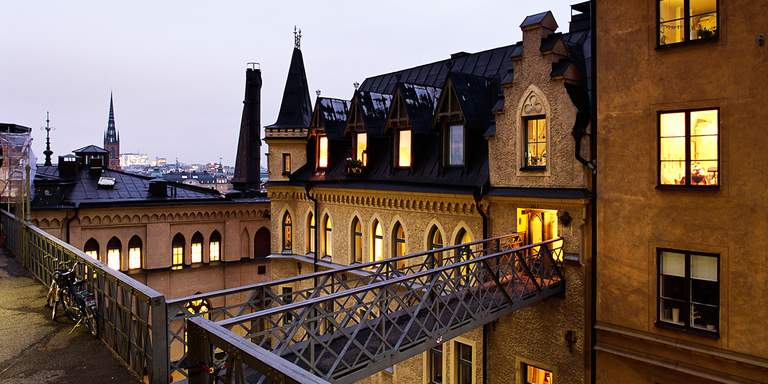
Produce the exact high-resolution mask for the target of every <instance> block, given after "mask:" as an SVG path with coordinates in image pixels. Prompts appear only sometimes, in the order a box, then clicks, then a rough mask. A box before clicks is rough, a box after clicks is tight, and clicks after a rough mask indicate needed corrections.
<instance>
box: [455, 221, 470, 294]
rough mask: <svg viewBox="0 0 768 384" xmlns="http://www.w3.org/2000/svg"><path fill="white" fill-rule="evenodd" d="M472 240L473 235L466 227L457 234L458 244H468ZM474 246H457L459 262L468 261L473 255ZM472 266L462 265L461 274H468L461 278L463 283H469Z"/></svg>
mask: <svg viewBox="0 0 768 384" xmlns="http://www.w3.org/2000/svg"><path fill="white" fill-rule="evenodd" d="M471 242H472V236H470V235H469V232H467V230H466V229H464V228H462V229H460V230H459V233H457V234H456V242H455V244H456V245H459V244H467V243H471ZM472 251H473V250H472V248H471V247H470V246H466V247H459V248H456V252H455V256H456V261H457V262H462V261H467V260H469V259H470V258H471V257H472ZM470 270H471V268H470V266H469V265H465V266H463V267H461V274H462V275H463V276H466V277H464V278H462V279H461V284H468V283H469V276H468V275H469V272H470Z"/></svg>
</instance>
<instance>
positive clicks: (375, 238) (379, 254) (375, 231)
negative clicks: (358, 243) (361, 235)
mask: <svg viewBox="0 0 768 384" xmlns="http://www.w3.org/2000/svg"><path fill="white" fill-rule="evenodd" d="M383 248H384V232H383V231H382V230H381V223H379V221H378V220H374V221H373V227H371V258H372V259H373V261H380V260H382V259H383V258H384V249H383Z"/></svg>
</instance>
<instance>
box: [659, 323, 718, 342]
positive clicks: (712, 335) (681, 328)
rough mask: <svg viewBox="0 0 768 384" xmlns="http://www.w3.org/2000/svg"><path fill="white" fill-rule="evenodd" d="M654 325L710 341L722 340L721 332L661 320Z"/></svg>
mask: <svg viewBox="0 0 768 384" xmlns="http://www.w3.org/2000/svg"><path fill="white" fill-rule="evenodd" d="M654 325H655V326H656V328H661V329H668V330H671V331H678V332H680V333H684V334H689V335H694V336H701V337H706V338H708V339H714V340H718V339H720V332H719V331H706V330H703V329H698V328H691V327H687V326H685V325H677V324H674V323H667V322H665V321H661V320H657V321H656V322H654Z"/></svg>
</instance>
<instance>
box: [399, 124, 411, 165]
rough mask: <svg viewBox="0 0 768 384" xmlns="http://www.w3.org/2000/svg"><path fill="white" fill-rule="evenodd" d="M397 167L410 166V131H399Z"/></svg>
mask: <svg viewBox="0 0 768 384" xmlns="http://www.w3.org/2000/svg"><path fill="white" fill-rule="evenodd" d="M398 144H399V146H400V148H399V149H398V156H397V166H398V167H410V166H411V131H407V130H406V131H399V138H398Z"/></svg>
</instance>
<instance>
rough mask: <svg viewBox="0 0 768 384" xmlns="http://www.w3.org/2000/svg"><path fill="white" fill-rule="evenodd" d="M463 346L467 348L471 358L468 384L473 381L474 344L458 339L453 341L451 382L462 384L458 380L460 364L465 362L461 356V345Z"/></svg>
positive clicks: (472, 383)
mask: <svg viewBox="0 0 768 384" xmlns="http://www.w3.org/2000/svg"><path fill="white" fill-rule="evenodd" d="M460 346H465V347H468V348H469V352H470V356H471V360H470V361H469V371H470V384H474V383H475V346H474V345H473V344H470V343H465V342H462V341H459V340H454V341H453V372H452V375H451V376H453V382H454V383H456V384H462V383H461V382H460V365H461V364H462V363H463V364H466V363H467V362H466V360H464V359H462V358H461V347H460Z"/></svg>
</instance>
